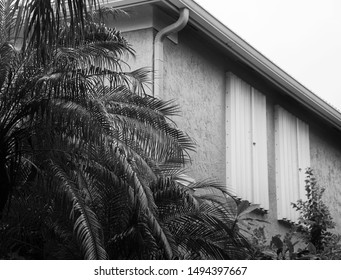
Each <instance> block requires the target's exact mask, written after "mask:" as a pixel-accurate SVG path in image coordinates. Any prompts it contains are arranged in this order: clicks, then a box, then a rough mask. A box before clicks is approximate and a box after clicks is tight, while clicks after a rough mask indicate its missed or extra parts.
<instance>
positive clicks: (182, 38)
mask: <svg viewBox="0 0 341 280" xmlns="http://www.w3.org/2000/svg"><path fill="white" fill-rule="evenodd" d="M156 11H157V10H156ZM155 18H157V14H154V19H155ZM155 34H156V31H155V30H154V29H153V28H147V29H141V30H137V31H128V32H126V33H125V36H126V38H127V39H128V41H129V42H130V43H131V44H132V46H133V48H134V49H135V50H136V58H135V60H129V61H128V62H129V64H130V65H131V67H132V69H134V68H137V67H142V66H147V67H152V66H153V37H154V36H155ZM229 71H231V72H233V73H235V74H236V75H238V76H239V77H240V78H242V79H244V80H245V81H246V82H247V83H249V84H251V85H252V86H253V87H255V88H256V89H258V90H260V91H261V92H262V93H263V94H265V95H266V98H267V138H268V139H267V142H268V143H267V144H268V180H269V197H270V210H269V212H268V213H266V214H260V215H258V214H257V215H256V216H257V218H260V217H263V218H264V219H265V220H267V221H269V222H270V223H271V224H264V225H265V227H266V229H267V235H268V237H269V238H271V236H273V235H276V234H278V233H282V234H283V233H284V231H285V230H286V229H288V226H287V225H285V224H283V223H280V222H278V220H277V217H276V211H277V203H276V200H277V195H276V180H275V178H276V161H275V132H274V131H275V123H274V118H275V110H274V108H275V105H277V104H279V105H280V106H283V107H284V108H286V109H287V110H288V111H290V112H291V113H292V114H297V116H298V117H299V118H301V119H302V120H304V121H305V122H307V123H308V124H309V128H310V155H311V167H312V168H313V169H314V171H315V175H316V178H317V180H318V182H319V183H320V184H321V185H322V186H325V187H326V194H325V201H326V203H327V205H328V206H329V207H330V210H331V213H332V216H333V218H334V221H335V222H336V223H337V228H336V230H337V231H338V232H341V215H340V212H341V144H340V142H338V141H337V140H332V139H337V138H338V139H340V136H341V133H340V132H336V131H334V130H333V129H332V128H329V127H328V125H326V124H325V123H324V122H323V121H322V120H321V119H319V118H318V117H316V116H315V115H314V114H312V113H311V112H308V111H307V110H305V109H302V107H300V106H299V105H297V104H296V102H295V101H293V100H291V99H290V98H289V97H287V96H285V95H284V94H283V93H281V92H280V90H278V89H276V88H275V87H274V86H273V85H271V84H270V83H269V82H267V81H265V80H263V79H262V78H261V77H259V76H257V75H256V74H255V72H253V71H252V69H249V68H248V67H246V66H244V65H243V64H241V63H240V62H238V61H237V60H235V59H233V58H231V57H229V55H226V54H224V53H223V51H222V50H220V49H218V48H216V47H215V46H213V45H211V44H210V43H209V42H208V41H207V40H205V39H204V38H203V37H202V36H201V35H200V32H198V31H196V30H194V28H192V27H191V26H187V27H186V28H185V29H184V30H182V31H180V32H179V34H178V35H177V41H174V40H169V39H165V41H164V91H163V96H161V98H162V99H165V100H170V99H174V100H175V102H176V103H177V104H179V106H180V108H181V115H180V116H178V117H175V118H174V120H175V122H176V124H177V125H178V127H179V128H180V129H182V130H184V131H185V132H187V133H188V135H189V136H191V137H192V138H193V139H194V140H195V142H196V143H197V152H196V153H192V154H191V157H192V161H193V163H192V165H190V166H188V174H189V175H190V176H192V177H194V178H195V179H197V180H200V179H207V178H215V179H217V180H218V181H219V182H222V183H225V177H226V170H225V168H226V164H225V160H226V155H225V143H226V142H225V134H226V130H225V94H226V92H225V87H226V73H227V72H229ZM322 128H323V129H322Z"/></svg>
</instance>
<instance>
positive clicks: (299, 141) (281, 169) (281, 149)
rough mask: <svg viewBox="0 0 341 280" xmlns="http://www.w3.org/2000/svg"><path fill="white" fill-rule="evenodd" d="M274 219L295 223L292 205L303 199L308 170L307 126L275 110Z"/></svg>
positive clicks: (289, 115) (279, 108)
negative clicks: (275, 198) (275, 191)
mask: <svg viewBox="0 0 341 280" xmlns="http://www.w3.org/2000/svg"><path fill="white" fill-rule="evenodd" d="M275 145H276V190H277V217H278V219H279V220H287V221H291V222H296V221H297V219H298V212H297V211H295V210H294V209H293V208H292V206H291V203H292V202H296V201H297V200H298V199H300V198H301V199H303V198H304V197H305V189H304V186H305V170H306V168H307V167H309V166H310V152H309V126H308V125H307V124H306V123H304V122H303V121H301V120H300V119H298V118H297V117H295V116H294V115H292V114H291V113H289V112H288V111H286V110H284V109H283V108H281V107H280V106H276V109H275Z"/></svg>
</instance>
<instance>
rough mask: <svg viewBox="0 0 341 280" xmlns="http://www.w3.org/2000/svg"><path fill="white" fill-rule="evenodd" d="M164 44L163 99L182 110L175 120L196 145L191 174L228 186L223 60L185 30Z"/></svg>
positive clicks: (190, 169) (189, 168)
mask: <svg viewBox="0 0 341 280" xmlns="http://www.w3.org/2000/svg"><path fill="white" fill-rule="evenodd" d="M178 36H179V44H174V43H173V42H171V41H170V40H168V39H166V40H165V43H164V57H165V61H164V91H163V95H164V96H162V97H163V98H164V99H174V100H175V101H176V102H177V103H178V104H179V105H180V108H181V114H180V116H179V117H176V118H174V120H175V121H176V123H177V124H178V126H179V128H180V129H182V130H184V131H186V132H187V133H188V134H189V135H190V136H191V137H192V138H193V139H194V141H195V142H196V143H197V152H196V153H192V154H191V158H192V160H193V164H192V165H190V166H189V167H188V173H189V174H190V175H191V176H193V177H194V178H196V179H199V180H200V179H207V178H215V179H218V180H219V181H220V182H225V108H224V107H225V71H224V65H223V63H222V61H221V59H222V57H221V56H219V55H217V54H216V53H214V52H211V51H210V50H211V48H210V47H209V46H207V45H206V44H205V43H203V42H200V41H199V40H198V38H195V37H193V36H192V35H191V33H190V30H188V29H185V30H183V31H182V32H180V33H179V35H178Z"/></svg>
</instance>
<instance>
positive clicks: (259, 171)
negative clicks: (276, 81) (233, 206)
mask: <svg viewBox="0 0 341 280" xmlns="http://www.w3.org/2000/svg"><path fill="white" fill-rule="evenodd" d="M226 157H227V158H226V179H227V186H228V187H229V189H231V190H232V191H233V192H234V194H235V195H237V197H239V198H241V199H243V200H248V201H249V202H251V203H254V204H260V207H261V208H263V209H264V210H268V208H269V192H268V165H267V161H268V160H267V132H266V98H265V95H263V94H262V93H260V92H259V91H257V90H256V89H254V88H253V87H251V86H250V85H249V84H247V83H246V82H244V81H243V80H241V79H240V78H238V77H237V76H235V75H234V74H232V73H228V74H227V86H226Z"/></svg>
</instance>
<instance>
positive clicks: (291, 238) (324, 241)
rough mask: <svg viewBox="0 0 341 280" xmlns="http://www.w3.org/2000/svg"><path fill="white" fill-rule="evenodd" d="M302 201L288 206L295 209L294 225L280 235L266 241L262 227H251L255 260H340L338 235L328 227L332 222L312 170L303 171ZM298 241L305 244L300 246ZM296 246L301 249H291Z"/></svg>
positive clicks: (340, 247)
mask: <svg viewBox="0 0 341 280" xmlns="http://www.w3.org/2000/svg"><path fill="white" fill-rule="evenodd" d="M306 174H307V178H306V186H305V190H306V196H307V199H306V200H301V199H300V200H298V201H297V203H292V206H293V207H294V208H295V209H296V210H297V211H299V213H300V216H299V221H298V224H295V225H292V228H291V230H290V231H289V232H287V233H286V234H285V236H284V238H282V237H281V235H279V234H278V235H275V236H273V237H272V239H271V241H270V244H269V245H268V244H266V243H265V242H264V240H265V239H266V238H265V233H264V228H258V229H256V230H254V236H255V238H254V240H253V241H252V244H253V247H254V248H255V251H254V258H256V259H283V260H285V259H290V260H311V259H341V243H340V241H341V237H340V235H336V234H333V233H331V232H329V231H328V229H332V228H334V225H335V224H334V222H333V219H332V217H331V215H330V212H329V209H328V206H327V205H326V204H325V203H324V202H323V200H322V197H323V193H324V191H325V189H324V188H322V187H320V186H319V185H318V184H317V181H316V179H315V177H314V175H313V171H312V169H310V168H308V169H307V171H306ZM302 243H303V244H304V243H305V247H304V248H302ZM296 245H300V246H301V248H295V246H296Z"/></svg>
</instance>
